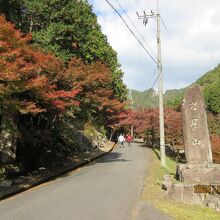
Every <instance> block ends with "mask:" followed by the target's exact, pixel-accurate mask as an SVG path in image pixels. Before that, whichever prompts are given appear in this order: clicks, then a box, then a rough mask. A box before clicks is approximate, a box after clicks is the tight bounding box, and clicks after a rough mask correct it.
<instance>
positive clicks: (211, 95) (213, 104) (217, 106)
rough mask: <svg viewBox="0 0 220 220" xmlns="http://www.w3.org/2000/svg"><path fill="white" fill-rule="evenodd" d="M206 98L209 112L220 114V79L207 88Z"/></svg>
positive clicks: (205, 91)
mask: <svg viewBox="0 0 220 220" xmlns="http://www.w3.org/2000/svg"><path fill="white" fill-rule="evenodd" d="M204 96H205V101H206V105H207V108H208V110H210V111H211V112H213V113H215V114H218V113H220V98H219V97H220V79H218V80H217V81H215V83H212V84H210V85H209V86H207V87H206V88H205V90H204Z"/></svg>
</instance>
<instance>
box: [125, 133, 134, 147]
mask: <svg viewBox="0 0 220 220" xmlns="http://www.w3.org/2000/svg"><path fill="white" fill-rule="evenodd" d="M132 140H133V138H132V136H131V135H130V134H128V135H127V136H126V141H127V143H128V146H131V142H132Z"/></svg>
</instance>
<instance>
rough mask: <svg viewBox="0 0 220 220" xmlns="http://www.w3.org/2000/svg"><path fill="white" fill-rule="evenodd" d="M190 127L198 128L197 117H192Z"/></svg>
mask: <svg viewBox="0 0 220 220" xmlns="http://www.w3.org/2000/svg"><path fill="white" fill-rule="evenodd" d="M191 128H199V126H198V119H197V118H193V119H192V124H191Z"/></svg>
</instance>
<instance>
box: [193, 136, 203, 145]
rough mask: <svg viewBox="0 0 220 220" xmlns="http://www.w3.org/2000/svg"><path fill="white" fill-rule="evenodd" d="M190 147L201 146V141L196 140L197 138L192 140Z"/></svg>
mask: <svg viewBox="0 0 220 220" xmlns="http://www.w3.org/2000/svg"><path fill="white" fill-rule="evenodd" d="M192 145H194V146H195V145H201V140H200V139H197V138H194V139H193V140H192Z"/></svg>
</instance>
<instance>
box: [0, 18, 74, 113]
mask: <svg viewBox="0 0 220 220" xmlns="http://www.w3.org/2000/svg"><path fill="white" fill-rule="evenodd" d="M0 25H1V28H0V99H1V109H2V111H4V110H5V111H8V110H11V111H14V112H16V111H17V112H19V113H21V114H29V113H31V114H38V113H41V112H45V111H52V110H54V111H57V112H59V111H62V110H64V109H65V107H67V106H69V105H70V104H76V103H75V102H72V100H73V99H74V97H75V96H76V95H77V93H78V90H75V89H69V90H64V89H59V88H58V84H57V76H59V75H60V73H61V72H62V71H63V64H62V62H61V61H60V60H58V59H56V58H55V57H54V56H53V55H51V54H45V53H43V52H40V51H36V50H34V49H32V48H31V46H30V45H29V44H28V43H29V40H30V36H23V35H22V34H21V33H20V32H19V31H18V30H15V29H14V26H13V25H12V24H10V23H8V22H6V20H5V19H4V17H0Z"/></svg>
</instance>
